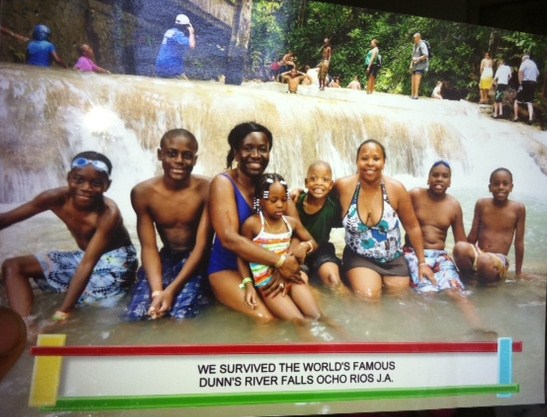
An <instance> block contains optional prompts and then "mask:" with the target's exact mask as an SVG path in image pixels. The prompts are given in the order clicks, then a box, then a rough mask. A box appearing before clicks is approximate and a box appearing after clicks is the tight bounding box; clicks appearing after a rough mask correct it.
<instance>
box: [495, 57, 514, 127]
mask: <svg viewBox="0 0 547 417" xmlns="http://www.w3.org/2000/svg"><path fill="white" fill-rule="evenodd" d="M497 64H498V69H497V70H496V73H495V74H494V85H495V86H496V96H495V97H494V114H493V116H492V117H493V118H494V119H497V118H500V117H503V99H504V97H505V91H506V90H507V87H508V86H509V80H510V79H511V67H510V66H509V65H505V63H504V61H503V59H502V58H499V59H498V60H497Z"/></svg>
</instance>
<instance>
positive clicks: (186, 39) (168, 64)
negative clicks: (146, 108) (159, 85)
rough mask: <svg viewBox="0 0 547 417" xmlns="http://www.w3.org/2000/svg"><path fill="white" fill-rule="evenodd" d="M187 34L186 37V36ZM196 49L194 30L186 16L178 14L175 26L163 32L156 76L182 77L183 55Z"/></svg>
mask: <svg viewBox="0 0 547 417" xmlns="http://www.w3.org/2000/svg"><path fill="white" fill-rule="evenodd" d="M186 33H188V36H187V35H186ZM195 47H196V39H195V37H194V28H193V26H192V24H191V23H190V19H188V16H186V15H184V14H179V15H178V16H177V18H176V20H175V26H174V27H173V28H171V29H169V30H168V31H167V32H165V35H163V40H162V42H161V47H160V52H159V54H158V57H157V58H156V76H158V77H163V78H179V77H185V75H184V54H185V52H186V50H187V49H188V48H190V49H194V48H195Z"/></svg>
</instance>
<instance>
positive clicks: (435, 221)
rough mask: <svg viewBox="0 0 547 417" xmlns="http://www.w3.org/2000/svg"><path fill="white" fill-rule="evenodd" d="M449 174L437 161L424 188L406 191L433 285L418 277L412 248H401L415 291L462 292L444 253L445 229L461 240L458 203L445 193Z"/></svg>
mask: <svg viewBox="0 0 547 417" xmlns="http://www.w3.org/2000/svg"><path fill="white" fill-rule="evenodd" d="M451 177H452V172H451V169H450V165H449V163H448V162H446V161H444V160H440V161H437V162H435V163H434V164H433V166H432V167H431V169H430V170H429V176H428V180H427V184H428V188H414V189H412V190H410V197H411V198H412V204H413V206H414V211H415V212H416V217H417V218H418V221H419V223H420V227H421V229H422V235H423V237H424V255H425V258H426V263H427V264H428V266H429V267H430V268H431V269H432V270H433V272H434V274H435V280H436V282H429V281H428V280H426V279H425V278H423V277H421V278H420V277H419V275H418V260H417V258H416V255H415V254H414V251H413V250H412V247H410V245H405V248H404V254H405V259H406V261H407V263H408V266H409V269H410V276H411V279H412V283H411V285H412V286H413V287H415V288H416V289H417V290H418V291H419V292H437V291H440V290H445V289H456V290H463V284H462V282H461V280H460V276H459V274H458V270H457V268H456V265H455V264H454V261H453V260H452V259H451V258H450V256H449V255H448V254H447V252H446V250H445V243H446V237H447V232H448V229H450V228H452V233H453V234H454V241H455V242H459V241H465V230H464V227H463V214H462V209H461V206H460V203H458V201H456V199H454V198H453V197H452V196H450V195H448V194H447V193H446V190H447V189H448V187H450V181H451Z"/></svg>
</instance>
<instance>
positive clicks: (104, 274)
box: [0, 151, 137, 321]
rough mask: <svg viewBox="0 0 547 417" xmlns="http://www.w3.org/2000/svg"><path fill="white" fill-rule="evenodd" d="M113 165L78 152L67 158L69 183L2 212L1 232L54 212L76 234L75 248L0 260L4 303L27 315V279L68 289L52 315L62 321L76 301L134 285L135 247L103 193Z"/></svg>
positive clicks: (111, 295)
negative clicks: (6, 302)
mask: <svg viewBox="0 0 547 417" xmlns="http://www.w3.org/2000/svg"><path fill="white" fill-rule="evenodd" d="M111 172H112V163H111V162H110V160H109V159H108V158H107V157H106V156H104V155H102V154H100V153H98V152H90V151H88V152H82V153H79V154H78V155H76V156H75V157H74V158H73V159H72V162H71V166H70V171H69V173H68V175H67V183H68V184H67V185H66V186H63V187H59V188H53V189H50V190H46V191H44V192H42V193H40V194H38V195H37V196H36V197H34V198H33V199H32V200H31V201H29V202H27V203H24V204H22V205H21V206H19V207H16V208H14V209H13V210H11V211H8V212H6V213H0V230H2V229H5V228H6V227H9V226H11V225H12V224H15V223H18V222H21V221H23V220H26V219H28V218H30V217H32V216H35V215H36V214H39V213H42V212H45V211H48V210H49V211H52V212H53V213H54V214H55V215H56V216H57V217H59V219H61V220H62V221H63V223H64V224H65V225H66V227H67V228H68V230H69V231H70V233H71V235H72V236H73V237H74V240H75V241H76V244H77V245H78V248H79V249H78V250H74V251H52V252H49V253H43V254H35V255H25V256H18V257H14V258H9V259H6V260H5V261H4V262H3V264H2V276H3V279H4V281H5V287H6V291H7V296H8V301H9V304H10V306H11V308H13V310H15V311H16V312H17V313H19V314H20V315H21V316H22V317H24V318H28V317H29V316H30V314H31V312H32V304H33V300H34V295H33V288H32V285H31V282H30V281H31V279H34V281H35V282H36V284H37V286H38V287H39V288H40V289H42V290H44V291H50V292H57V293H66V295H65V297H64V299H63V302H62V304H61V306H60V307H59V308H58V309H57V311H56V312H55V313H54V315H53V317H52V318H53V319H54V320H57V321H61V320H65V319H67V318H68V317H69V315H70V313H71V312H72V310H73V309H74V307H75V306H76V304H87V303H92V302H95V301H101V300H105V301H107V302H111V301H112V300H118V299H119V298H121V296H123V295H124V294H125V293H126V291H127V290H128V287H129V286H130V285H131V284H132V283H133V280H134V273H135V270H136V269H137V257H136V251H135V248H134V247H133V245H132V243H131V239H130V237H129V233H128V232H127V229H126V228H125V226H124V224H123V219H122V215H121V213H120V210H119V208H118V206H117V205H116V203H115V202H114V201H112V200H111V199H110V198H108V197H105V196H104V193H105V192H106V190H108V187H109V186H110V183H111V180H110V174H111Z"/></svg>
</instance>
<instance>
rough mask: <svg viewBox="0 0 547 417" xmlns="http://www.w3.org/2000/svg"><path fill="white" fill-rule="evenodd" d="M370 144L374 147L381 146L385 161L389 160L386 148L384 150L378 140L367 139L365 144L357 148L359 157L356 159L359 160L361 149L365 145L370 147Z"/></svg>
mask: <svg viewBox="0 0 547 417" xmlns="http://www.w3.org/2000/svg"><path fill="white" fill-rule="evenodd" d="M369 143H373V144H374V145H376V146H379V147H380V149H381V150H382V153H383V154H384V161H385V160H387V155H386V148H384V145H382V144H381V143H380V142H378V141H377V140H376V139H367V140H365V141H364V142H363V143H361V144H360V145H359V147H358V148H357V156H356V159H357V158H359V153H360V152H361V148H362V147H363V146H365V145H368V144H369Z"/></svg>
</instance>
